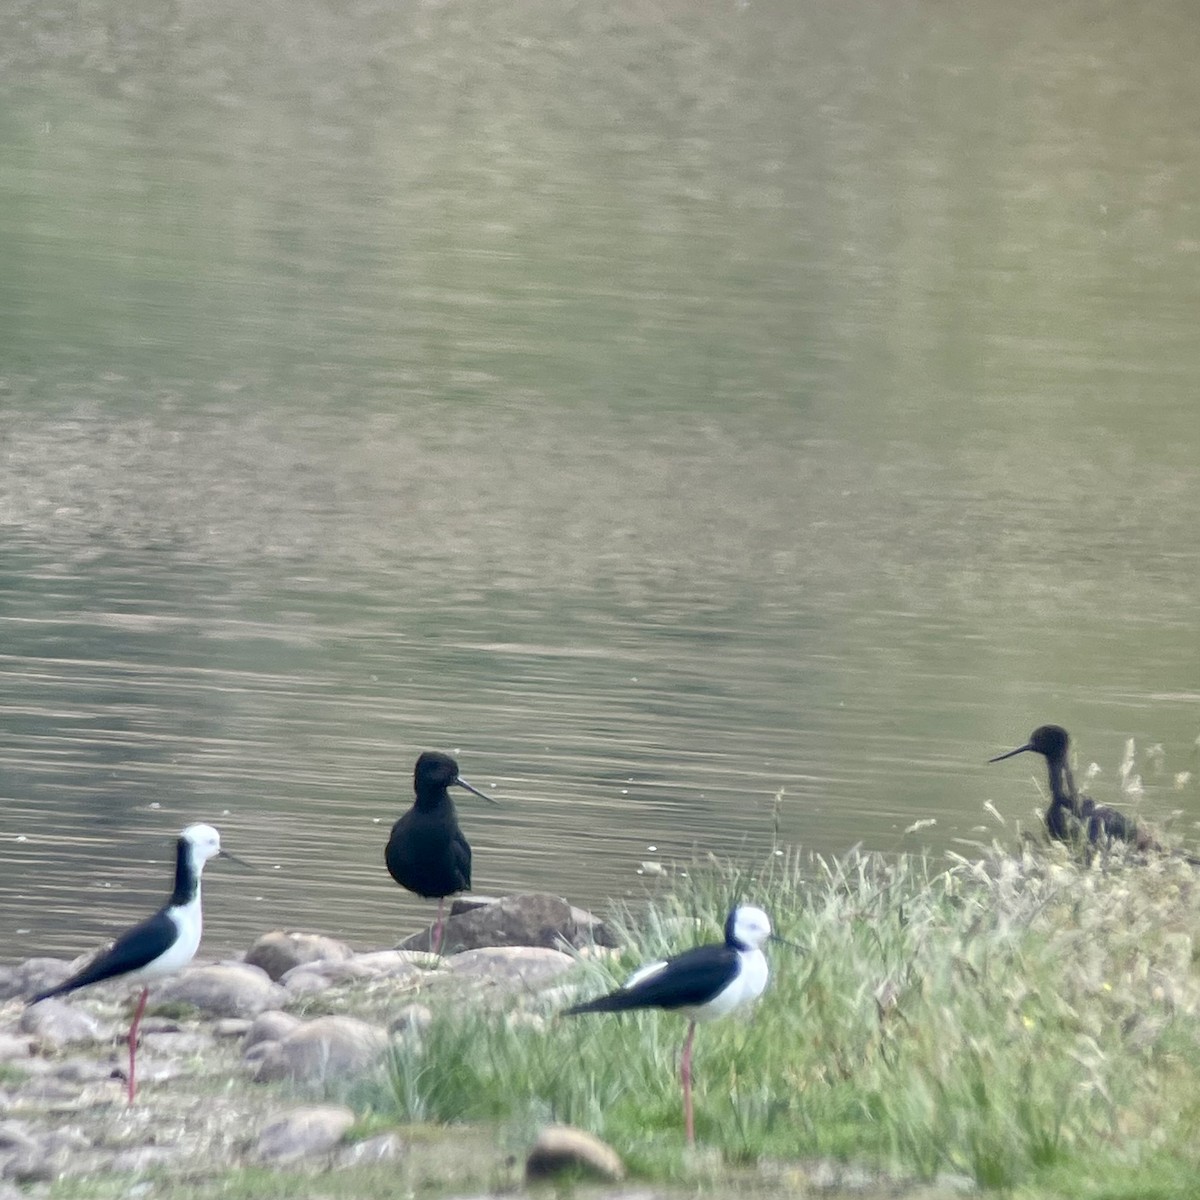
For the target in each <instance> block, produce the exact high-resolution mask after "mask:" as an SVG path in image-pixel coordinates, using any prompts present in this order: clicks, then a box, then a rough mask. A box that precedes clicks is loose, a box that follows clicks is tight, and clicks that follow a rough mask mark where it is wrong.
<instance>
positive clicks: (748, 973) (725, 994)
mask: <svg viewBox="0 0 1200 1200" xmlns="http://www.w3.org/2000/svg"><path fill="white" fill-rule="evenodd" d="M741 958H742V969H741V970H740V971H739V972H738V973H737V978H736V979H734V980H733V982H732V983H730V984H728V985H727V986H726V987H724V988H723V989H722V990H721V991H719V992H718V993H717V994H716V995H715V996H714V997H713V998H712V999H711V1000H710V1001H709V1002H708V1003H707V1004H705V1005H704V1006H703V1008H701V1007H695V1008H693V1007H691V1006H689V1007H687V1008H681V1009H679V1010H678V1011H679V1012H681V1013H683V1014H684V1015H685V1016H688V1017H691V1018H692V1019H693V1020H696V1021H712V1020H715V1019H716V1018H717V1017H723V1016H726V1015H727V1014H728V1013H731V1012H733V1010H734V1009H735V1008H740V1007H741V1006H742V1005H743V1004H746V1003H747V1002H748V1001H750V1000H757V999H758V997H759V996H761V995H762V993H763V988H765V987H766V986H767V975H768V969H767V959H766V956H765V955H764V954H763V952H762V951H761V950H743V951H742V952H741Z"/></svg>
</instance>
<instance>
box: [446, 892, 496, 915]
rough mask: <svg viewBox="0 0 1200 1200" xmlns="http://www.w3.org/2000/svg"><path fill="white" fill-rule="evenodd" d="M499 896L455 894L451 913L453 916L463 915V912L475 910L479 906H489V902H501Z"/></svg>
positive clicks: (451, 903)
mask: <svg viewBox="0 0 1200 1200" xmlns="http://www.w3.org/2000/svg"><path fill="white" fill-rule="evenodd" d="M500 899H501V898H500V897H499V896H475V895H468V896H455V897H454V898H453V899H452V900H451V901H450V913H449V915H450V916H452V917H458V916H461V915H462V914H463V913H468V912H474V911H475V909H477V908H487V906H488V905H489V904H499V903H500Z"/></svg>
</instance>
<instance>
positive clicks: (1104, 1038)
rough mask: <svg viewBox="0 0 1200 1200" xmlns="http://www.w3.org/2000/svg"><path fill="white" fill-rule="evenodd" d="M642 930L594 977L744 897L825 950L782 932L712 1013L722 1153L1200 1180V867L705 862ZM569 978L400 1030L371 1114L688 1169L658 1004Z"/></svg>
mask: <svg viewBox="0 0 1200 1200" xmlns="http://www.w3.org/2000/svg"><path fill="white" fill-rule="evenodd" d="M679 882H680V888H679V890H678V891H677V892H675V893H674V894H672V895H671V896H669V897H668V898H666V899H664V900H662V901H660V902H658V903H656V904H655V905H654V906H653V907H652V908H651V909H650V910H649V912H647V913H645V914H643V915H642V917H641V919H640V920H638V921H636V922H635V921H634V920H633V919H632V916H631V914H630V913H628V912H626V913H625V914H623V920H624V923H625V929H624V931H623V932H624V935H625V939H626V941H627V944H628V945H629V949H628V950H627V951H626V952H624V953H623V954H622V955H621V956H620V958H619V960H618V961H615V962H611V963H609V962H605V961H604V960H602V959H600V960H589V961H587V962H584V963H581V966H580V968H579V971H578V977H577V980H576V982H577V983H578V985H579V989H580V991H581V992H582V993H584V994H589V995H590V994H593V993H595V992H598V991H600V990H602V989H604V988H607V987H610V986H611V985H612V984H613V983H614V981H619V980H620V979H621V978H623V977H624V974H625V973H626V972H627V971H628V970H629V969H631V968H632V967H634V966H635V965H637V963H639V962H642V961H646V960H647V959H648V958H650V957H653V956H656V955H661V954H666V953H671V952H673V951H676V950H678V949H681V948H683V947H685V946H687V945H690V944H692V943H693V942H694V941H697V940H700V936H701V935H703V937H704V938H709V937H715V936H719V929H720V925H721V921H722V918H723V916H724V914H725V912H726V911H727V910H728V908H729V907H730V906H731V904H732V903H734V902H735V901H737V900H739V899H747V900H752V901H754V902H757V903H761V904H763V905H764V906H765V907H766V908H767V909H768V911H770V913H771V914H772V917H773V919H774V922H775V924H776V927H777V929H778V931H779V932H780V933H781V934H782V935H783V936H784V937H786V938H788V939H790V940H793V941H795V942H798V943H799V944H800V945H801V946H803V947H804V948H805V950H806V953H803V954H798V953H796V952H795V951H791V950H788V949H786V948H784V947H773V948H772V950H771V959H772V968H773V973H772V982H771V985H770V986H769V988H768V991H767V993H766V994H765V995H764V997H763V998H762V1000H761V1001H760V1002H759V1004H758V1006H757V1009H756V1010H755V1011H754V1013H753V1015H752V1018H751V1019H750V1020H749V1021H739V1020H738V1019H737V1018H732V1019H727V1020H725V1021H722V1022H717V1023H715V1024H711V1025H706V1026H703V1027H702V1028H701V1030H700V1032H699V1035H698V1037H697V1042H696V1068H695V1069H696V1121H697V1139H698V1141H699V1143H700V1145H701V1146H702V1147H706V1148H708V1149H709V1150H710V1151H711V1152H712V1157H713V1159H714V1160H715V1162H716V1163H717V1164H718V1171H717V1176H718V1177H719V1176H720V1173H721V1172H726V1173H727V1177H728V1173H729V1172H734V1173H736V1172H738V1171H740V1170H741V1169H742V1168H743V1167H745V1166H747V1165H749V1164H758V1165H759V1166H761V1165H762V1164H764V1163H767V1164H774V1165H775V1166H777V1167H778V1168H779V1169H780V1170H782V1171H784V1172H786V1171H788V1170H795V1171H797V1172H800V1176H799V1177H802V1176H803V1174H804V1172H805V1171H806V1164H811V1162H812V1161H813V1160H826V1161H829V1160H832V1161H844V1162H850V1163H855V1164H859V1165H861V1166H863V1167H866V1168H868V1169H870V1170H878V1171H879V1172H881V1173H883V1174H885V1175H887V1176H890V1177H892V1178H896V1177H899V1178H905V1179H922V1180H931V1179H937V1178H938V1177H939V1176H941V1177H946V1176H948V1175H952V1176H964V1175H965V1176H967V1177H969V1178H970V1179H971V1180H973V1181H974V1182H975V1183H977V1184H978V1185H979V1186H981V1187H984V1188H990V1189H1005V1190H1012V1191H1015V1192H1016V1194H1018V1195H1023V1196H1040V1195H1064V1194H1065V1195H1078V1196H1087V1197H1119V1196H1133V1195H1138V1196H1147V1195H1155V1196H1163V1197H1174V1196H1179V1197H1183V1196H1194V1195H1195V1194H1197V1191H1198V1189H1200V1136H1198V1135H1200V1086H1198V1085H1200V1025H1198V1024H1197V1019H1196V1014H1197V1008H1198V1005H1200V975H1198V973H1197V970H1196V967H1195V961H1194V960H1195V950H1194V945H1193V936H1192V931H1193V930H1194V929H1196V928H1197V918H1198V917H1200V911H1198V910H1200V887H1198V886H1197V880H1196V876H1195V872H1194V870H1193V869H1192V868H1191V867H1189V866H1187V864H1186V863H1184V862H1183V861H1182V860H1181V859H1177V858H1170V857H1159V858H1155V859H1153V860H1151V861H1149V862H1146V863H1141V862H1139V863H1138V864H1137V865H1136V866H1135V865H1134V864H1133V863H1131V862H1126V861H1124V860H1122V859H1120V858H1119V857H1110V858H1107V859H1105V860H1103V861H1096V862H1094V863H1091V864H1085V863H1080V862H1077V861H1074V860H1072V859H1071V858H1069V857H1068V856H1067V854H1066V852H1065V851H1064V850H1062V848H1059V847H1056V848H1053V849H1051V850H1048V851H1043V850H1041V849H1027V850H1025V851H1024V852H1022V853H1020V854H1018V855H1016V856H1014V855H1011V854H1003V853H1000V852H998V851H995V852H990V853H987V854H986V855H985V856H984V858H983V859H982V860H981V861H977V862H968V861H966V860H965V859H962V860H958V861H957V862H956V863H955V864H954V865H953V866H951V867H950V868H949V869H940V870H936V871H935V870H933V869H932V868H931V867H930V866H929V865H928V864H927V863H926V862H925V861H924V860H922V859H919V858H914V857H904V858H901V859H899V860H895V861H888V860H885V859H883V858H880V857H875V856H866V855H860V854H853V855H851V856H849V857H847V858H845V859H843V860H839V861H837V862H826V861H822V860H817V862H816V872H815V877H814V871H813V870H812V869H811V868H810V869H808V870H804V869H802V867H801V864H800V863H799V862H797V861H794V860H791V859H787V858H784V857H781V856H776V857H774V858H772V860H771V861H770V863H769V864H768V866H767V867H765V868H764V869H763V870H762V871H761V872H759V873H757V874H754V875H750V874H747V873H744V872H742V873H739V872H737V871H735V870H732V869H729V868H722V867H720V866H718V865H717V864H709V866H708V867H707V868H705V869H695V868H693V869H692V870H691V871H690V872H689V874H688V877H687V878H681V879H680V881H679ZM565 1003H566V1000H565V998H564V994H563V992H562V991H561V990H559V991H558V992H557V994H554V995H552V996H550V997H548V998H545V999H543V1000H540V1001H539V1000H536V999H535V1000H533V1001H525V1002H523V1003H522V1004H521V1005H519V1006H517V1007H516V1008H513V1009H509V1010H504V1011H498V1010H494V1009H487V1008H481V1007H478V1006H467V1007H461V1006H457V1007H456V1006H453V1005H446V1006H444V1007H442V1008H440V1009H436V1008H435V1017H434V1021H433V1024H432V1026H431V1028H430V1029H429V1031H428V1034H427V1036H426V1037H425V1038H424V1039H423V1040H422V1042H421V1044H420V1045H417V1044H416V1043H415V1042H407V1041H403V1040H402V1041H398V1042H397V1043H396V1044H395V1046H394V1048H393V1050H392V1053H391V1058H390V1063H389V1070H388V1079H387V1084H386V1085H384V1086H382V1087H380V1088H378V1090H376V1091H373V1092H370V1093H369V1094H368V1093H366V1092H363V1093H360V1095H359V1096H358V1101H359V1103H360V1105H363V1106H365V1107H367V1108H368V1109H370V1110H371V1112H372V1114H373V1118H374V1119H378V1118H380V1117H383V1118H385V1119H392V1120H395V1121H398V1122H405V1123H407V1122H435V1123H436V1122H456V1123H458V1122H467V1123H470V1122H488V1123H498V1124H499V1125H500V1126H501V1128H502V1129H504V1130H505V1131H506V1132H505V1136H506V1137H507V1138H509V1139H510V1140H511V1141H512V1143H513V1144H514V1145H517V1144H524V1143H525V1142H526V1141H527V1139H528V1137H529V1136H530V1135H531V1134H532V1132H533V1130H534V1129H535V1128H536V1127H537V1126H538V1125H539V1124H541V1123H542V1122H544V1121H547V1120H558V1121H566V1122H571V1123H573V1124H578V1125H581V1126H583V1127H584V1128H587V1129H589V1130H591V1131H593V1132H595V1133H596V1134H598V1135H599V1136H601V1137H603V1138H605V1139H606V1140H608V1141H609V1142H611V1143H612V1144H613V1145H614V1146H615V1147H616V1148H617V1150H618V1151H619V1152H620V1153H621V1154H622V1155H623V1156H624V1157H625V1159H626V1162H627V1163H628V1164H629V1166H630V1168H631V1170H633V1171H634V1172H636V1173H638V1174H641V1175H644V1176H648V1177H651V1178H654V1179H658V1180H662V1181H670V1180H674V1179H683V1178H692V1177H694V1175H695V1171H696V1161H695V1160H689V1159H688V1157H687V1156H686V1155H685V1153H684V1147H683V1138H682V1117H681V1111H680V1095H679V1084H678V1079H677V1060H678V1053H679V1048H680V1043H681V1040H682V1036H683V1032H684V1024H683V1022H682V1021H681V1020H680V1019H679V1018H677V1017H672V1016H670V1015H667V1014H661V1013H645V1014H632V1015H627V1016H622V1017H605V1016H584V1017H577V1018H565V1019H564V1018H559V1017H557V1016H556V1015H555V1014H556V1012H557V1010H558V1009H559V1008H561V1007H562V1006H563V1005H564V1004H565Z"/></svg>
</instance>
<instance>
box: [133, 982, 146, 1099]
mask: <svg viewBox="0 0 1200 1200" xmlns="http://www.w3.org/2000/svg"><path fill="white" fill-rule="evenodd" d="M149 995H150V989H149V988H148V987H144V988H142V994H141V996H140V997H139V999H138V1004H137V1011H136V1012H135V1013H134V1014H133V1024H132V1025H130V1027H129V1103H130V1104H132V1103H133V1097H134V1095H135V1094H136V1093H137V1080H136V1077H135V1075H134V1072H135V1070H136V1069H137V1042H138V1026H139V1025H141V1023H142V1013H144V1012H145V1011H146V997H147V996H149Z"/></svg>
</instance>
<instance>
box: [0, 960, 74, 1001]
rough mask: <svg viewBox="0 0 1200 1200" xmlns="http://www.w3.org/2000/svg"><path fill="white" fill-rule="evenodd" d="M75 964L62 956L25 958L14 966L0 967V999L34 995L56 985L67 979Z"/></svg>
mask: <svg viewBox="0 0 1200 1200" xmlns="http://www.w3.org/2000/svg"><path fill="white" fill-rule="evenodd" d="M74 967H75V964H74V963H71V962H67V960H66V959H63V958H27V959H26V960H25V961H24V962H23V963H18V964H17V965H16V966H15V967H0V1000H12V999H15V998H16V997H17V996H26V997H27V996H34V995H36V994H37V993H38V992H44V991H45V990H46V989H47V988H52V987H58V985H59V984H60V983H62V982H64V981H65V980H66V979H68V978H69V977H70V975H71V973H72V971H73V970H74Z"/></svg>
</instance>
